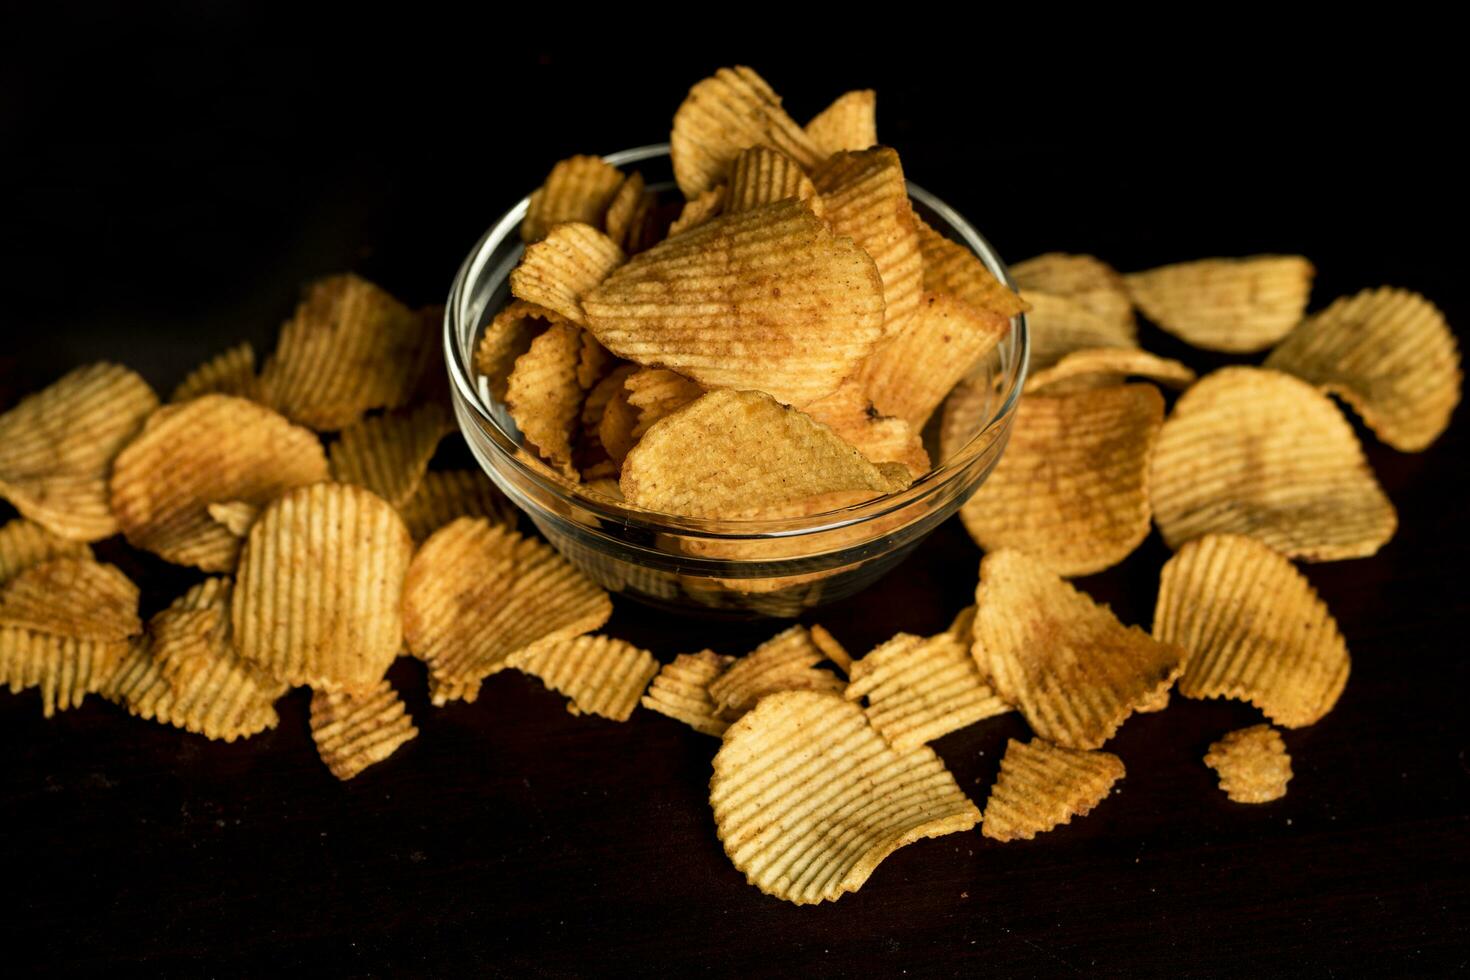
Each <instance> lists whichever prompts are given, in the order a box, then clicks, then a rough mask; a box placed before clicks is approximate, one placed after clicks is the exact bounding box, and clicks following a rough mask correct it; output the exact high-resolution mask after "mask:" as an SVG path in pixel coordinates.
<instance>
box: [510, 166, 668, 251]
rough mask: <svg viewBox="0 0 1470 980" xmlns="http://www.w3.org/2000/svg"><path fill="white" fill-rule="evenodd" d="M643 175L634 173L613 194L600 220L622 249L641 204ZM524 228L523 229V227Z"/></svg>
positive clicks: (603, 227) (589, 222)
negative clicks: (605, 212) (604, 214)
mask: <svg viewBox="0 0 1470 980" xmlns="http://www.w3.org/2000/svg"><path fill="white" fill-rule="evenodd" d="M645 193H646V192H645V190H644V186H643V175H642V174H640V173H634V174H633V175H632V176H631V177H629V178H628V179H627V180H625V181H623V183H622V186H620V187H619V188H618V190H617V193H616V194H614V195H613V197H612V200H611V201H610V202H609V203H608V206H607V215H606V216H605V217H604V218H603V220H602V230H603V231H605V232H607V237H608V238H610V239H612V240H613V242H614V243H615V244H616V245H617V246H618V247H619V248H622V249H625V250H626V249H627V247H628V239H629V238H630V237H631V234H632V232H633V220H634V219H635V218H636V217H638V215H639V212H640V206H641V205H642V204H643V199H644V194H645ZM562 220H567V221H582V222H585V223H586V224H595V222H591V221H587V220H586V219H585V218H564V219H562ZM523 230H524V229H523Z"/></svg>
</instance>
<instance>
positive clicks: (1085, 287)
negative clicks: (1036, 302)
mask: <svg viewBox="0 0 1470 980" xmlns="http://www.w3.org/2000/svg"><path fill="white" fill-rule="evenodd" d="M1011 278H1012V279H1014V280H1015V281H1016V285H1017V286H1018V287H1020V289H1021V290H1022V292H1037V293H1046V294H1049V295H1051V296H1062V297H1064V298H1066V299H1070V300H1071V301H1072V302H1074V303H1076V304H1077V305H1079V306H1081V307H1082V308H1083V309H1086V310H1089V311H1090V312H1092V313H1094V314H1096V315H1097V316H1099V317H1101V318H1102V319H1103V320H1105V321H1107V322H1108V323H1113V324H1117V325H1118V326H1119V327H1120V328H1121V329H1122V330H1123V332H1124V333H1125V334H1126V335H1127V336H1130V337H1132V336H1135V335H1136V334H1137V330H1138V328H1137V325H1136V324H1135V323H1134V322H1133V301H1132V300H1131V299H1129V298H1128V287H1127V286H1126V285H1125V284H1124V283H1123V277H1122V276H1121V275H1120V274H1119V273H1118V270H1116V269H1114V268H1113V267H1112V266H1110V265H1108V264H1107V263H1106V262H1104V261H1102V260H1101V259H1099V258H1096V257H1095V256H1091V255H1069V254H1067V253H1065V252H1047V253H1046V254H1045V255H1038V256H1036V257H1035V258H1034V259H1027V260H1026V261H1025V262H1018V263H1016V264H1015V265H1013V266H1011Z"/></svg>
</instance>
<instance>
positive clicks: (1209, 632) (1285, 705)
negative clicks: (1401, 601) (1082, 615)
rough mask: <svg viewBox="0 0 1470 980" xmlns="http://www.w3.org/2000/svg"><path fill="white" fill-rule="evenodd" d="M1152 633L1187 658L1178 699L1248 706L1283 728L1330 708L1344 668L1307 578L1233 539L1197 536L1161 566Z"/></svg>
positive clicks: (1336, 636)
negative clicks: (1225, 700) (1229, 701)
mask: <svg viewBox="0 0 1470 980" xmlns="http://www.w3.org/2000/svg"><path fill="white" fill-rule="evenodd" d="M1154 635H1155V636H1156V637H1158V638H1159V639H1161V640H1164V641H1165V642H1168V643H1174V644H1177V645H1179V646H1181V647H1183V648H1184V649H1185V650H1186V651H1187V652H1188V656H1189V661H1188V663H1186V664H1185V668H1184V673H1183V675H1182V676H1180V678H1179V693H1180V694H1183V695H1184V696H1185V697H1190V698H1220V697H1224V698H1236V699H1238V700H1241V701H1249V702H1250V703H1251V704H1254V705H1255V706H1256V707H1258V708H1260V709H1261V710H1262V711H1263V712H1265V714H1266V717H1268V718H1270V719H1271V720H1272V721H1274V722H1276V723H1277V724H1278V725H1285V726H1286V727H1288V728H1300V727H1302V726H1303V725H1310V724H1313V723H1315V722H1317V721H1319V720H1320V719H1321V718H1322V717H1323V716H1324V715H1326V714H1327V712H1329V711H1331V710H1332V706H1333V705H1335V704H1336V703H1337V699H1338V697H1339V696H1340V695H1341V694H1342V689H1343V687H1344V686H1345V685H1346V684H1347V679H1348V671H1349V670H1350V669H1351V666H1352V664H1351V661H1350V660H1349V658H1348V651H1347V645H1346V644H1345V643H1344V642H1343V639H1342V634H1341V633H1340V632H1338V629H1337V622H1336V621H1335V620H1334V619H1333V618H1332V614H1331V613H1330V612H1328V610H1327V606H1326V604H1324V603H1323V602H1322V600H1321V599H1319V598H1318V597H1317V593H1316V592H1315V591H1314V590H1313V589H1312V586H1311V584H1310V583H1309V582H1308V581H1307V580H1306V577H1305V576H1303V575H1302V573H1301V572H1299V571H1297V569H1296V566H1294V565H1293V564H1292V563H1291V562H1289V561H1287V560H1286V559H1285V558H1283V557H1282V556H1281V555H1278V554H1277V553H1276V552H1274V551H1272V550H1271V549H1270V548H1268V547H1266V546H1265V545H1263V544H1261V543H1260V542H1259V541H1256V540H1255V539H1253V538H1247V537H1242V536H1240V535H1233V534H1230V535H1216V534H1210V535H1206V536H1204V537H1202V538H1196V539H1195V540H1193V541H1191V542H1189V543H1188V544H1186V545H1184V547H1182V548H1180V549H1179V553H1178V554H1176V555H1175V556H1174V557H1173V558H1170V559H1169V561H1168V562H1167V563H1165V565H1164V571H1163V574H1162V575H1161V576H1160V579H1159V600H1158V607H1157V610H1156V611H1155V613H1154Z"/></svg>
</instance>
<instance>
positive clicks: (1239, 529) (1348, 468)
mask: <svg viewBox="0 0 1470 980" xmlns="http://www.w3.org/2000/svg"><path fill="white" fill-rule="evenodd" d="M1150 495H1151V497H1152V499H1153V508H1154V520H1155V521H1156V522H1157V523H1158V525H1159V531H1160V532H1162V534H1163V535H1164V541H1165V542H1166V543H1167V544H1168V545H1169V547H1171V548H1178V547H1179V546H1180V545H1182V544H1183V543H1184V542H1186V541H1189V540H1190V539H1192V538H1197V537H1199V536H1200V535H1202V534H1210V533H1221V534H1248V535H1250V536H1251V537H1254V538H1258V539H1260V540H1261V541H1263V542H1265V543H1266V544H1267V545H1270V546H1271V547H1272V548H1274V549H1275V550H1277V551H1279V552H1281V553H1282V554H1284V555H1286V556H1288V557H1291V558H1304V559H1306V560H1308V561H1332V560H1334V559H1338V558H1358V557H1362V556H1365V555H1371V554H1373V553H1374V552H1376V551H1377V550H1378V549H1379V548H1380V547H1382V546H1383V544H1384V542H1386V541H1387V540H1388V539H1389V538H1391V537H1393V532H1394V530H1395V529H1396V528H1397V526H1398V516H1397V515H1396V514H1395V512H1394V509H1393V504H1392V503H1390V502H1389V500H1388V497H1386V496H1385V495H1384V493H1383V489H1382V488H1381V487H1380V486H1379V485H1378V481H1377V480H1376V479H1374V477H1373V471H1372V470H1371V469H1369V467H1368V461H1367V459H1366V458H1365V457H1364V456H1363V450H1362V448H1361V447H1360V446H1359V445H1358V439H1357V437H1356V436H1355V435H1353V429H1352V426H1351V425H1349V424H1348V421H1347V419H1345V418H1343V416H1342V413H1341V412H1340V411H1338V408H1337V406H1336V405H1334V404H1333V403H1332V399H1330V398H1328V397H1327V396H1326V395H1324V394H1322V393H1321V392H1319V391H1317V390H1316V389H1315V388H1313V387H1312V386H1311V385H1309V384H1307V383H1306V382H1304V381H1299V380H1297V379H1296V378H1293V377H1291V376H1290V375H1285V374H1279V373H1277V372H1275V371H1266V370H1261V369H1259V368H1249V367H1230V368H1223V369H1221V370H1219V371H1216V372H1215V373H1213V374H1211V375H1208V376H1207V377H1205V378H1203V379H1201V380H1200V381H1198V382H1196V383H1195V384H1194V386H1193V387H1191V388H1190V389H1189V390H1188V391H1186V392H1185V393H1184V394H1183V395H1182V396H1180V398H1179V401H1178V403H1177V404H1175V406H1174V411H1173V413H1172V414H1170V416H1169V418H1168V420H1167V421H1166V422H1165V423H1164V428H1163V429H1162V431H1160V433H1159V442H1158V446H1157V447H1156V448H1155V450H1154V458H1153V464H1152V472H1151V477H1150Z"/></svg>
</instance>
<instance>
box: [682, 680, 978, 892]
mask: <svg viewBox="0 0 1470 980" xmlns="http://www.w3.org/2000/svg"><path fill="white" fill-rule="evenodd" d="M710 806H711V808H712V809H713V810H714V816H715V830H716V833H717V834H718V835H719V838H720V842H721V843H722V844H723V845H724V847H725V853H726V854H727V855H729V857H730V860H731V862H732V863H734V865H735V867H736V868H737V869H738V870H739V871H741V872H742V873H743V874H744V875H745V879H746V881H748V882H750V883H751V884H752V885H754V886H755V887H757V888H759V889H760V890H761V891H762V892H765V893H766V894H767V895H774V896H775V897H777V898H781V899H785V900H786V901H788V902H794V903H796V904H798V905H809V904H815V903H817V902H821V901H832V900H835V899H837V898H840V897H841V896H842V895H843V894H845V893H846V892H851V891H856V890H857V889H858V888H860V887H862V885H863V883H864V882H865V881H867V880H868V877H869V876H870V875H871V874H872V873H873V870H874V869H875V868H876V867H877V866H878V864H879V862H881V861H882V860H883V859H884V858H885V857H887V856H888V855H889V854H892V853H893V852H894V851H895V850H897V849H898V848H900V847H902V846H903V845H905V844H910V843H913V842H914V841H917V840H922V839H923V838H926V837H939V836H942V835H944V834H952V833H958V832H961V831H966V830H969V829H971V828H973V827H974V826H975V824H976V823H978V822H979V821H980V811H979V810H978V809H976V807H975V804H973V803H971V802H970V800H969V799H968V798H966V796H965V794H964V793H963V792H961V791H960V788H959V786H958V785H957V784H956V783H955V780H954V777H953V776H952V775H950V772H949V770H948V769H946V768H945V767H944V763H943V762H942V761H941V760H940V758H939V757H938V756H937V755H935V754H934V751H933V750H932V749H930V748H929V747H928V746H919V747H918V748H915V749H911V750H909V751H908V752H899V751H897V750H895V749H893V748H892V747H891V746H890V745H889V744H888V743H887V742H885V741H884V740H883V738H882V736H880V735H879V734H878V733H877V732H876V731H874V730H873V729H872V727H871V726H870V725H869V724H868V722H867V719H866V717H865V716H864V715H863V712H862V709H861V708H859V707H858V706H857V705H855V704H851V703H850V702H847V701H844V700H843V699H842V698H841V697H840V696H838V695H834V694H821V693H815V692H810V691H793V692H786V693H782V694H775V695H772V696H771V697H769V698H766V699H765V700H763V701H762V702H761V703H760V704H759V705H757V706H756V708H755V710H753V711H751V712H750V713H749V714H747V715H746V716H745V717H744V718H742V719H741V720H740V721H738V722H736V723H735V724H734V725H732V726H731V727H730V730H729V731H727V732H726V733H725V737H724V744H723V745H721V746H720V751H719V753H718V754H717V755H716V756H715V762H714V775H713V777H711V779H710Z"/></svg>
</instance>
